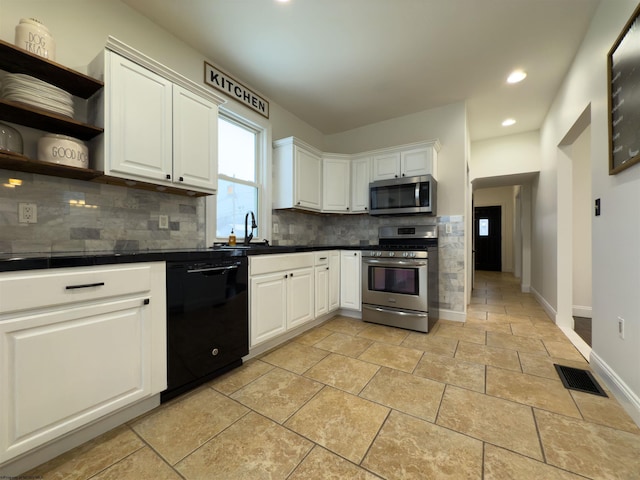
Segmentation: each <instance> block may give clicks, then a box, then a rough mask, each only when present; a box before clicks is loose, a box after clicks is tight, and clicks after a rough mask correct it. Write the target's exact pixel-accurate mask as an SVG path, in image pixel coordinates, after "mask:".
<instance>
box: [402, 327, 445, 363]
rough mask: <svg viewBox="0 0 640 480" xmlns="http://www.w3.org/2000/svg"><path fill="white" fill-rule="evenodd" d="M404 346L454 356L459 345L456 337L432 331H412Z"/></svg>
mask: <svg viewBox="0 0 640 480" xmlns="http://www.w3.org/2000/svg"><path fill="white" fill-rule="evenodd" d="M401 345H402V346H403V347H409V348H415V349H417V350H422V351H423V352H428V353H431V354H433V355H443V356H447V357H453V354H454V353H455V351H456V347H457V346H458V340H456V339H455V338H447V337H438V336H436V335H432V334H430V333H418V332H411V333H410V334H409V335H408V336H407V338H405V340H404V341H403V342H402V344H401Z"/></svg>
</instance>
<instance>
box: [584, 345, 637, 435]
mask: <svg viewBox="0 0 640 480" xmlns="http://www.w3.org/2000/svg"><path fill="white" fill-rule="evenodd" d="M590 363H591V367H592V368H593V370H594V371H595V372H596V373H597V374H598V375H599V376H600V377H601V378H602V381H603V382H604V383H605V384H606V385H607V387H608V388H609V390H611V392H612V393H613V395H614V396H615V397H616V399H617V400H618V401H619V402H620V404H621V405H622V407H623V408H624V409H625V410H626V412H627V413H628V414H629V416H630V417H631V418H632V419H633V421H634V422H636V425H638V426H639V427H640V398H639V397H638V395H636V394H635V393H634V392H633V391H632V390H631V389H630V388H629V386H628V385H627V384H626V383H625V382H624V381H623V380H622V379H621V378H620V377H619V376H618V375H617V374H616V372H614V371H613V370H612V369H611V368H610V367H609V365H607V363H606V362H605V361H604V360H603V359H602V358H600V357H599V356H598V354H596V353H595V352H594V351H591V358H590Z"/></svg>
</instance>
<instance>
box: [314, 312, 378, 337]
mask: <svg viewBox="0 0 640 480" xmlns="http://www.w3.org/2000/svg"><path fill="white" fill-rule="evenodd" d="M369 325H371V324H370V323H365V322H363V321H362V320H359V319H356V318H350V317H342V316H338V317H334V318H332V319H331V320H329V321H327V322H325V323H323V324H322V327H323V328H328V329H329V330H332V331H334V332H339V333H345V334H347V335H357V334H358V332H360V331H361V330H364V329H365V328H367V327H368V326H369Z"/></svg>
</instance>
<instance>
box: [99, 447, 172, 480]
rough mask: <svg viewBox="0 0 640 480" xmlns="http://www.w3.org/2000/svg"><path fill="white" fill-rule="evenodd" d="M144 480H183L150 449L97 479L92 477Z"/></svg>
mask: <svg viewBox="0 0 640 480" xmlns="http://www.w3.org/2000/svg"><path fill="white" fill-rule="evenodd" d="M144 478H153V480H181V478H180V475H178V474H177V473H176V472H175V471H174V470H173V468H171V467H170V466H169V465H167V464H166V463H165V462H164V460H162V458H160V457H159V456H158V455H156V454H155V453H154V452H153V451H152V450H151V449H150V448H149V447H145V448H142V449H140V450H138V451H137V452H135V453H134V454H133V455H130V456H128V457H127V458H125V459H124V460H121V461H120V462H118V463H116V464H115V465H112V466H111V467H109V468H107V469H106V470H105V471H103V472H101V473H100V474H98V475H96V476H95V477H91V480H140V479H144Z"/></svg>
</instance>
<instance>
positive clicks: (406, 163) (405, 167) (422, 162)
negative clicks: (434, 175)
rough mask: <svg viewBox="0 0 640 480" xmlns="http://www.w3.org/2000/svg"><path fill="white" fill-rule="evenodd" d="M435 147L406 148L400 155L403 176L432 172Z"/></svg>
mask: <svg viewBox="0 0 640 480" xmlns="http://www.w3.org/2000/svg"><path fill="white" fill-rule="evenodd" d="M432 151H433V148H431V147H429V148H417V149H414V150H406V151H404V152H402V153H401V155H400V171H401V175H402V176H403V177H415V176H417V175H428V174H430V173H431V160H432V156H431V154H432Z"/></svg>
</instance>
